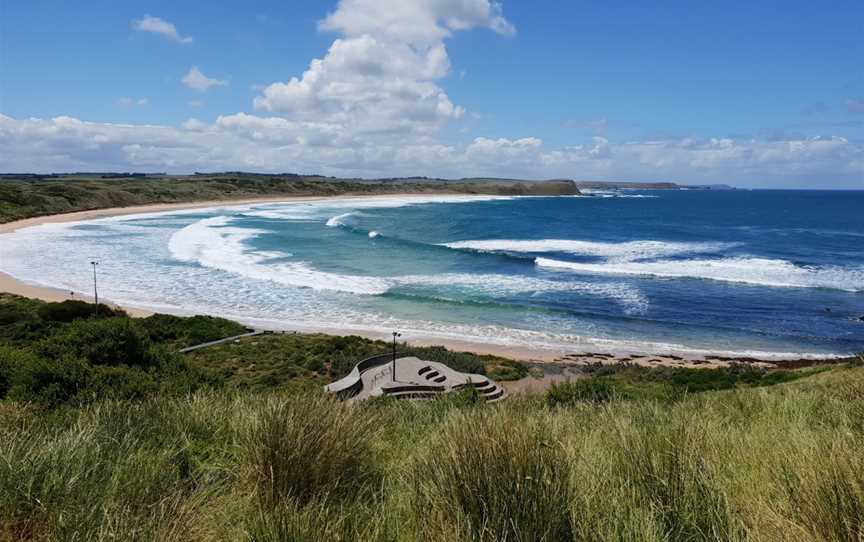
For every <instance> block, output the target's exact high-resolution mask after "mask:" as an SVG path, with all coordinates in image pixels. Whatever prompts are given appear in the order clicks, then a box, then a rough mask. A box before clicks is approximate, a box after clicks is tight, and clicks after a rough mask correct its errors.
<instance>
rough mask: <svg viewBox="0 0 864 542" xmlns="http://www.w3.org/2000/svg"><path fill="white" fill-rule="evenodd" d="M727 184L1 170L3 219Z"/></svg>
mask: <svg viewBox="0 0 864 542" xmlns="http://www.w3.org/2000/svg"><path fill="white" fill-rule="evenodd" d="M729 188H731V187H728V186H726V185H695V186H688V185H680V184H677V183H673V182H656V183H632V182H597V181H575V180H572V179H549V180H524V179H504V178H491V177H471V178H461V179H440V178H430V177H392V178H378V179H363V178H339V177H327V176H323V175H304V174H297V173H276V174H270V173H250V172H243V171H226V172H213V173H200V172H196V173H194V174H191V175H171V174H165V173H129V172H75V173H50V174H36V173H2V174H0V223H3V222H10V221H13V220H20V219H24V218H31V217H37V216H44V215H53V214H62V213H71V212H76V211H90V210H97V209H108V208H115V207H132V206H140V205H151V204H179V203H195V202H206V201H214V202H227V201H237V200H254V199H263V198H268V199H273V198H283V197H284V198H295V197H327V196H350V195H358V196H360V195H362V196H369V195H388V194H389V195H392V194H477V195H502V196H563V195H579V194H580V193H581V192H580V190H627V189H632V190H693V189H702V190H704V189H715V190H716V189H729Z"/></svg>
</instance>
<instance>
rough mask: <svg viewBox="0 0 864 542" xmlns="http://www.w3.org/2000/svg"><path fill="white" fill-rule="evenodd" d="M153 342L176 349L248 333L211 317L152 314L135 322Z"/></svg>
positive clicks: (236, 326)
mask: <svg viewBox="0 0 864 542" xmlns="http://www.w3.org/2000/svg"><path fill="white" fill-rule="evenodd" d="M137 324H138V325H139V326H140V328H141V329H142V330H143V332H144V333H145V335H146V336H147V337H148V338H149V339H150V340H151V341H153V342H160V343H161V342H168V343H173V344H174V345H175V346H176V347H178V348H183V347H186V346H192V345H195V344H200V343H204V342H208V341H215V340H217V339H223V338H225V337H231V336H233V335H240V334H241V333H245V332H246V331H248V329H247V328H246V327H244V326H243V325H241V324H238V323H237V322H232V321H231V320H225V319H224V318H215V317H213V316H200V315H199V316H192V317H191V318H182V317H180V316H173V315H170V314H154V315H152V316H148V317H147V318H143V319H141V320H139V321H138V322H137Z"/></svg>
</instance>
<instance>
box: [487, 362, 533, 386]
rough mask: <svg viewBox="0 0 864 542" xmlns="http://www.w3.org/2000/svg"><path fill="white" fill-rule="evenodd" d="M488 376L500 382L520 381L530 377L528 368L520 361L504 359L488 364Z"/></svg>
mask: <svg viewBox="0 0 864 542" xmlns="http://www.w3.org/2000/svg"><path fill="white" fill-rule="evenodd" d="M486 376H488V377H489V378H491V379H492V380H497V381H499V382H504V381H507V380H519V379H521V378H525V377H527V376H528V368H527V367H525V365H523V364H522V363H519V362H518V361H515V360H512V359H504V360H501V361H496V362H492V363H490V364H488V365H487V369H486Z"/></svg>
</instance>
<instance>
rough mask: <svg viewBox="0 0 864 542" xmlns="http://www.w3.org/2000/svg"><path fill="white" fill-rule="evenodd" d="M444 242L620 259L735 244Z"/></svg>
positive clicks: (713, 249)
mask: <svg viewBox="0 0 864 542" xmlns="http://www.w3.org/2000/svg"><path fill="white" fill-rule="evenodd" d="M443 246H446V247H449V248H453V249H457V250H462V249H467V250H474V251H479V252H537V253H540V252H563V253H568V254H578V255H582V256H599V257H604V258H608V259H614V260H619V261H633V260H647V259H653V258H662V257H667V256H677V255H681V254H694V253H709V252H721V251H723V250H726V249H729V248H732V247H734V246H736V243H721V242H690V243H688V242H673V241H652V240H644V241H627V242H621V243H601V242H596V241H579V240H572V239H536V240H517V239H489V240H476V241H455V242H452V243H444V244H443Z"/></svg>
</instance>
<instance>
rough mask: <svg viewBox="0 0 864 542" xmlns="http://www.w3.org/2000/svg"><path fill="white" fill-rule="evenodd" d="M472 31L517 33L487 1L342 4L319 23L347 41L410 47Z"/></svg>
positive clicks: (348, 0)
mask: <svg viewBox="0 0 864 542" xmlns="http://www.w3.org/2000/svg"><path fill="white" fill-rule="evenodd" d="M475 27H486V28H490V29H492V30H494V31H495V32H498V33H499V34H505V35H509V34H513V33H515V32H516V28H515V27H514V26H513V25H512V24H510V22H508V21H507V19H505V18H504V15H503V13H502V11H501V5H500V4H498V3H496V2H490V1H489V0H413V1H411V2H405V1H404V0H341V1H340V2H339V5H338V7H337V8H336V10H335V11H333V12H332V13H330V14H329V15H328V16H327V17H326V18H325V19H324V20H323V21H321V22H320V23H319V28H321V29H322V30H330V31H336V32H340V33H342V34H344V35H346V36H349V37H356V36H362V35H373V36H379V37H386V38H391V39H394V40H396V41H400V42H405V43H411V44H431V43H438V42H440V41H441V40H443V39H444V38H446V37H449V36H451V35H452V33H453V32H456V31H459V30H468V29H470V28H475Z"/></svg>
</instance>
